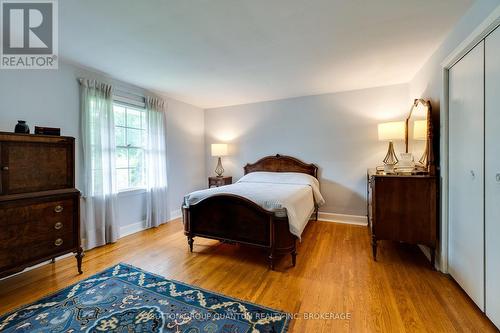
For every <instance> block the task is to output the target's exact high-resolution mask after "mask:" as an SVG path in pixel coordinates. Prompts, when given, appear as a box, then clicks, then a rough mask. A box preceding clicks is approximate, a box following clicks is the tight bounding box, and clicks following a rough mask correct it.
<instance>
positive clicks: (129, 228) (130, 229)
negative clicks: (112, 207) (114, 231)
mask: <svg viewBox="0 0 500 333" xmlns="http://www.w3.org/2000/svg"><path fill="white" fill-rule="evenodd" d="M145 225H146V221H140V222H136V223H132V224H128V225H124V226H122V227H120V238H122V237H125V236H128V235H132V234H135V233H136V232H139V231H143V230H146V229H147V227H146V226H145Z"/></svg>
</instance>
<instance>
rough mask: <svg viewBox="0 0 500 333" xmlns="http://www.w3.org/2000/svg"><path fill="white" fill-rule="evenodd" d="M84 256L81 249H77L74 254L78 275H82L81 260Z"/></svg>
mask: <svg viewBox="0 0 500 333" xmlns="http://www.w3.org/2000/svg"><path fill="white" fill-rule="evenodd" d="M84 255H85V254H84V253H83V249H82V248H81V247H79V248H78V250H77V252H76V256H75V257H76V265H77V267H78V274H83V271H82V259H83V256H84Z"/></svg>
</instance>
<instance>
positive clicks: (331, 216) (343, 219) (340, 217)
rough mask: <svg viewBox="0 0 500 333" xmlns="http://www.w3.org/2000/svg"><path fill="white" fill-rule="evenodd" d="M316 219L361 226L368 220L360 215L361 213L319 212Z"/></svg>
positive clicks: (366, 223)
mask: <svg viewBox="0 0 500 333" xmlns="http://www.w3.org/2000/svg"><path fill="white" fill-rule="evenodd" d="M318 219H319V220H321V221H325V222H335V223H345V224H354V225H362V226H366V225H368V220H367V218H366V216H361V215H347V214H337V213H328V212H319V217H318Z"/></svg>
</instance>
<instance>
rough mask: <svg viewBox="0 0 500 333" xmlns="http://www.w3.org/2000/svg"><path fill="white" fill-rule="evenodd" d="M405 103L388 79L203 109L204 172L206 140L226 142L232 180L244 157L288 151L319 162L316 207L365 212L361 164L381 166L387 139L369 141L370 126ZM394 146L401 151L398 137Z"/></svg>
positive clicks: (401, 114)
mask: <svg viewBox="0 0 500 333" xmlns="http://www.w3.org/2000/svg"><path fill="white" fill-rule="evenodd" d="M410 106H411V100H410V98H409V95H408V86H407V85H394V86H387V87H381V88H372V89H364V90H356V91H349V92H341V93H334V94H325V95H317V96H307V97H299V98H290V99H283V100H277V101H270V102H262V103H254V104H245V105H238V106H230V107H224V108H216V109H208V110H206V111H205V133H206V138H205V142H206V147H205V149H206V155H207V164H206V166H207V175H213V174H214V171H213V170H214V169H215V165H216V159H215V158H212V157H211V156H210V144H212V143H216V142H227V143H229V144H230V145H229V149H230V156H227V157H224V158H223V165H224V168H225V169H226V172H225V174H227V175H232V176H233V177H235V178H236V179H238V178H239V177H241V176H242V175H243V166H244V165H245V164H246V163H248V162H255V161H256V160H258V159H259V158H261V157H264V156H266V155H274V154H277V153H279V154H283V155H291V156H295V157H297V158H299V159H301V160H303V161H305V162H309V163H315V164H316V165H318V166H319V169H320V171H319V175H320V182H321V190H322V193H323V194H324V196H325V199H326V205H325V206H324V207H322V208H321V211H323V212H328V213H336V214H347V215H358V216H361V215H366V169H367V168H373V167H375V166H377V165H381V164H382V159H383V158H384V156H385V153H386V152H387V143H384V142H379V141H377V124H378V123H380V122H384V121H389V120H403V119H404V118H405V117H406V115H407V113H408V112H409V109H410ZM396 149H397V150H398V152H401V151H403V149H404V145H403V143H402V142H401V143H397V144H396Z"/></svg>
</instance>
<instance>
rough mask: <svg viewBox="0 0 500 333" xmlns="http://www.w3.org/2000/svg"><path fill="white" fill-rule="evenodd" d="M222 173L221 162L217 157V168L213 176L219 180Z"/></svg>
mask: <svg viewBox="0 0 500 333" xmlns="http://www.w3.org/2000/svg"><path fill="white" fill-rule="evenodd" d="M223 173H224V168H223V167H222V161H221V158H220V157H219V160H218V161H217V167H216V168H215V174H216V175H217V177H219V178H221V177H222V174H223Z"/></svg>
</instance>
